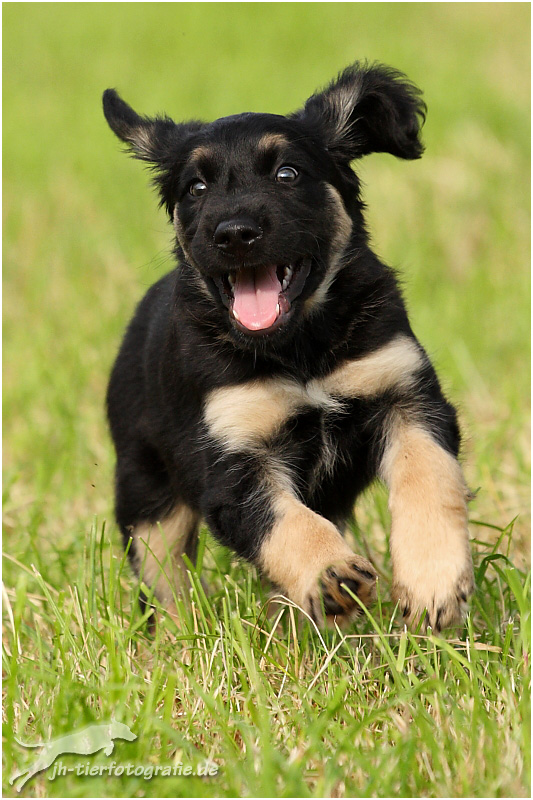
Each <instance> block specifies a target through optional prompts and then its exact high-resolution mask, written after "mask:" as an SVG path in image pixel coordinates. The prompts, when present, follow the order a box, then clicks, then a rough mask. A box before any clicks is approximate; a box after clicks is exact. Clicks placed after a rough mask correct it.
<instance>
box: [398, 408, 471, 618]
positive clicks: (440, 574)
mask: <svg viewBox="0 0 533 800" xmlns="http://www.w3.org/2000/svg"><path fill="white" fill-rule="evenodd" d="M382 475H383V477H384V479H385V481H386V483H387V484H388V486H389V507H390V511H391V515H392V530H391V556H392V566H393V596H394V598H395V599H396V600H398V601H399V602H400V606H401V607H402V611H403V610H405V611H406V614H405V615H406V617H407V618H408V619H409V620H410V621H414V620H416V619H417V618H418V617H419V616H420V614H421V612H423V611H424V610H425V609H427V611H428V614H429V619H428V622H429V623H430V624H431V625H432V626H433V627H434V628H443V627H446V626H447V625H449V624H452V623H454V622H456V621H458V620H459V619H460V617H461V613H462V610H463V606H464V603H465V601H466V599H467V597H468V595H469V594H470V593H471V592H472V590H473V572H472V560H471V554H470V545H469V536H468V519H467V507H466V500H467V490H466V486H465V482H464V478H463V475H462V471H461V468H460V466H459V463H458V462H457V460H456V459H455V458H454V457H453V456H452V455H450V454H449V453H447V452H446V451H445V450H444V449H443V448H442V447H440V446H439V445H438V444H437V442H435V440H434V439H433V438H432V436H431V435H430V434H429V433H428V432H427V431H425V430H423V429H422V428H420V427H417V426H415V425H413V424H411V423H409V422H408V421H407V420H405V419H403V418H402V417H401V416H400V415H396V416H395V418H394V419H393V420H392V423H391V427H390V431H389V434H388V439H387V446H386V451H385V456H384V459H383V464H382Z"/></svg>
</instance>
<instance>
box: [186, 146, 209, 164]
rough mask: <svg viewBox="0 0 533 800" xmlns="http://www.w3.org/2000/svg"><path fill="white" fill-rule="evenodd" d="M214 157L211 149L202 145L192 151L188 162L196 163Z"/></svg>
mask: <svg viewBox="0 0 533 800" xmlns="http://www.w3.org/2000/svg"><path fill="white" fill-rule="evenodd" d="M212 155H213V153H212V150H211V148H210V147H206V146H205V145H203V144H201V145H199V146H198V147H195V148H194V150H192V151H191V153H190V155H189V159H188V162H189V163H192V162H194V161H202V160H205V159H208V158H211V157H212Z"/></svg>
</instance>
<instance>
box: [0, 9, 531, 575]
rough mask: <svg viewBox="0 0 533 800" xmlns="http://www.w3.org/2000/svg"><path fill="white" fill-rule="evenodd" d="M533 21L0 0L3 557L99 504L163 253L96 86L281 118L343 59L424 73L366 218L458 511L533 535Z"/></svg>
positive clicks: (141, 186) (374, 183)
mask: <svg viewBox="0 0 533 800" xmlns="http://www.w3.org/2000/svg"><path fill="white" fill-rule="evenodd" d="M529 17H530V8H529V5H528V4H527V3H472V4H468V3H450V4H448V3H415V4H411V3H391V4H389V3H373V4H368V3H232V4H229V3H120V4H118V3H117V4H114V3H102V4H100V3H79V4H77V3H72V4H71V3H57V4H56V3H28V4H26V3H10V4H5V5H4V7H3V22H4V26H3V59H4V60H3V66H4V92H3V109H4V117H3V122H4V162H3V163H4V171H3V174H4V203H3V210H4V333H5V338H4V342H5V351H4V436H5V439H4V442H5V446H4V465H5V477H6V491H7V505H6V517H7V521H6V524H7V532H8V534H10V533H13V534H14V535H13V537H12V538H10V537H9V535H8V539H7V542H6V544H7V547H8V549H9V550H10V551H11V552H13V553H15V554H19V555H21V556H22V555H23V554H26V553H27V552H28V548H32V547H34V542H35V537H36V536H37V537H38V540H39V541H40V542H42V541H47V542H50V543H52V544H54V546H57V547H59V548H61V549H64V548H72V549H73V551H74V552H75V551H76V549H77V548H78V547H79V539H80V535H81V532H82V531H83V530H84V529H85V528H86V526H87V524H88V521H89V520H90V519H91V518H92V516H93V515H94V514H98V515H99V516H100V517H103V518H107V519H111V507H112V497H111V495H112V489H111V484H112V461H113V457H112V451H111V448H110V445H109V441H108V437H107V431H106V426H105V422H104V413H103V400H104V394H105V386H106V380H107V375H108V371H109V367H110V364H111V362H112V359H113V357H114V355H115V352H116V349H117V347H118V344H119V340H120V336H121V333H122V330H123V327H124V325H125V323H126V321H127V319H128V317H129V315H130V314H131V312H132V309H133V307H134V304H135V302H136V301H137V300H138V299H139V298H140V296H141V294H142V293H143V292H144V291H145V289H146V288H147V287H148V286H149V285H150V284H151V283H153V282H154V281H155V280H156V279H157V278H158V277H159V276H160V275H161V274H163V273H164V272H166V271H168V270H169V269H170V268H171V266H172V261H171V258H170V255H169V253H170V244H171V230H170V228H169V226H167V223H166V220H165V217H164V214H163V212H162V211H158V210H157V203H156V199H155V196H154V195H153V193H151V191H150V190H149V189H148V187H147V184H148V176H147V175H146V173H144V174H143V170H142V168H141V166H140V165H139V164H137V163H134V162H132V161H131V160H129V159H127V158H126V157H125V156H124V155H123V154H122V153H121V152H120V145H119V143H118V141H117V140H116V139H115V138H114V136H113V135H112V134H111V132H110V131H109V129H108V128H107V126H106V124H105V121H104V119H103V116H102V112H101V93H102V91H103V90H104V89H105V88H107V87H108V86H114V87H116V88H118V89H119V90H120V91H121V93H122V94H123V96H124V98H125V99H126V100H127V101H128V102H129V103H131V104H132V105H133V107H134V108H135V109H136V110H138V111H139V112H140V113H148V114H150V113H154V112H158V111H165V112H167V113H168V114H170V115H171V116H173V117H174V118H175V119H178V120H179V119H185V118H189V117H196V118H198V117H199V118H205V119H213V118H216V117H217V116H222V115H227V114H231V113H235V112H239V111H242V110H253V111H269V112H276V113H285V112H289V111H291V110H293V109H295V108H297V107H299V106H300V105H301V104H302V103H303V101H304V100H305V99H306V97H307V96H309V94H311V93H312V92H313V91H314V90H315V89H316V88H317V87H320V86H323V85H324V84H325V83H327V82H328V81H329V80H330V79H331V78H332V76H333V75H334V74H335V73H336V72H337V71H338V70H340V69H341V68H343V67H344V66H345V65H347V64H348V63H350V62H351V61H353V60H354V59H356V58H368V59H370V60H379V61H383V62H385V63H388V64H391V65H393V66H395V67H397V68H399V69H401V70H403V71H404V72H406V73H407V75H408V76H409V77H410V78H411V79H412V80H414V81H415V83H417V84H419V85H420V86H421V87H422V88H423V90H424V93H425V99H426V101H427V104H428V107H429V113H428V118H427V123H426V126H425V129H424V139H425V142H426V147H427V151H426V154H425V156H424V157H423V159H422V160H421V161H419V162H414V163H406V162H401V161H397V160H395V159H394V158H392V157H391V156H387V155H373V156H370V157H369V158H367V159H365V160H363V162H362V163H360V164H358V165H357V169H358V170H359V172H360V174H361V176H362V178H363V180H364V183H365V185H366V188H365V198H366V200H367V202H368V206H369V223H370V228H371V231H372V235H373V241H374V245H375V248H376V250H377V251H378V253H379V254H380V255H381V256H382V257H383V258H384V259H385V260H386V261H387V262H388V263H390V264H391V265H393V266H394V267H397V268H399V269H400V270H401V272H402V275H403V280H404V286H405V294H406V298H407V301H408V305H409V307H410V310H411V316H412V322H413V326H414V329H415V332H416V333H417V335H418V336H419V337H420V339H421V341H422V342H423V343H424V344H425V346H426V347H427V348H428V350H429V352H430V353H431V355H432V356H433V358H434V359H435V362H436V364H437V366H438V368H439V371H440V374H441V376H442V379H443V382H444V385H445V386H446V388H447V390H448V392H449V394H450V396H451V398H452V399H453V400H454V401H455V402H456V403H457V404H458V405H459V407H460V412H461V416H462V420H463V425H464V428H465V434H466V442H465V460H466V472H467V478H468V480H469V483H470V485H471V486H472V487H473V488H474V489H477V488H478V487H479V488H480V493H479V496H478V500H477V503H476V504H475V505H474V507H473V514H474V516H476V517H477V518H485V519H487V520H488V521H489V522H492V523H494V524H497V525H507V524H508V523H509V522H510V520H511V519H513V518H514V517H515V516H517V515H520V516H519V520H518V522H517V524H516V527H515V544H518V545H519V546H520V549H522V546H525V545H524V543H525V541H526V540H527V538H528V535H527V530H528V516H527V514H528V512H527V501H528V481H529V478H528V472H527V465H528V463H529V449H528V443H529V433H528V419H529V414H528V411H529V362H530V359H529V230H530V227H529V226H530V222H529V142H530V131H529V119H530V113H529V97H530V86H529V74H530V69H529V53H530V43H529ZM45 548H46V546H45ZM38 549H39V551H40V552H42V545H39V548H38ZM42 560H43V559H42V557H39V561H42ZM44 560H45V561H46V562H47V564H48V566H47V567H46V569H47V571H48V570H49V569H52V567H51V565H50V559H46V558H45V559H44Z"/></svg>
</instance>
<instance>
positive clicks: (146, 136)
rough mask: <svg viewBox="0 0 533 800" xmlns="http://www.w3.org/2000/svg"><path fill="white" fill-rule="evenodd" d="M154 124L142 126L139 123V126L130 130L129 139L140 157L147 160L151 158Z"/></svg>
mask: <svg viewBox="0 0 533 800" xmlns="http://www.w3.org/2000/svg"><path fill="white" fill-rule="evenodd" d="M154 129H155V126H154V125H148V126H143V125H140V126H139V127H137V128H135V130H134V131H133V132H132V134H131V136H130V137H129V138H130V141H131V143H132V145H133V147H134V148H135V150H136V151H137V153H138V154H139V155H140V156H141V157H142V158H146V159H148V160H151V158H152V154H153V149H154V146H153V137H154Z"/></svg>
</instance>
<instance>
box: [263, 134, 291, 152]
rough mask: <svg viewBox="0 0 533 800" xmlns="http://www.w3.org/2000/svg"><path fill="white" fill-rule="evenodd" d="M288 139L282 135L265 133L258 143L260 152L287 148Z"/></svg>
mask: <svg viewBox="0 0 533 800" xmlns="http://www.w3.org/2000/svg"><path fill="white" fill-rule="evenodd" d="M288 144H289V141H288V139H287V138H286V137H285V136H284V135H283V134H282V133H265V134H263V136H261V138H260V139H259V141H258V142H257V147H258V149H259V150H272V149H273V148H274V147H278V148H281V147H287V145H288Z"/></svg>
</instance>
